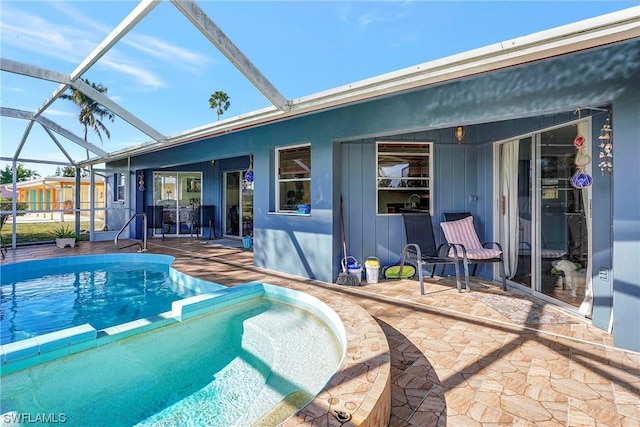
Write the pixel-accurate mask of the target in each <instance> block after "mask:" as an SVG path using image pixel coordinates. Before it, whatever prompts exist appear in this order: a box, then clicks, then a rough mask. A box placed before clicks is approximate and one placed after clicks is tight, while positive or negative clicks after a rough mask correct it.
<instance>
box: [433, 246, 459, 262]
mask: <svg viewBox="0 0 640 427" xmlns="http://www.w3.org/2000/svg"><path fill="white" fill-rule="evenodd" d="M457 246H461V247H462V250H463V251H465V254H466V250H465V249H464V246H463V245H460V244H454V243H442V244H441V245H440V246H438V249H437V250H436V252H437V254H438V256H442V254H443V251H442V249H443V248H446V249H447V250H446V251H445V252H444V256H447V257H448V256H449V252H451V250H453V259H455V260H456V262H457V261H458V259H459V256H458V247H457Z"/></svg>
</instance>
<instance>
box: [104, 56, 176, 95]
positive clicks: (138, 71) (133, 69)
mask: <svg viewBox="0 0 640 427" xmlns="http://www.w3.org/2000/svg"><path fill="white" fill-rule="evenodd" d="M112 56H113V55H112V54H110V55H108V56H105V57H103V58H102V60H101V61H100V62H99V65H100V66H103V67H106V68H108V69H111V70H114V71H118V72H120V73H122V74H126V75H127V76H129V77H133V79H134V80H135V82H136V83H137V84H140V85H143V86H147V87H150V88H152V89H158V88H161V87H166V86H167V84H166V82H165V81H164V80H163V79H162V78H161V77H160V76H158V75H157V74H156V73H154V72H152V71H151V70H149V69H147V68H145V67H142V66H140V65H138V64H135V63H130V62H128V60H113V59H111V58H112Z"/></svg>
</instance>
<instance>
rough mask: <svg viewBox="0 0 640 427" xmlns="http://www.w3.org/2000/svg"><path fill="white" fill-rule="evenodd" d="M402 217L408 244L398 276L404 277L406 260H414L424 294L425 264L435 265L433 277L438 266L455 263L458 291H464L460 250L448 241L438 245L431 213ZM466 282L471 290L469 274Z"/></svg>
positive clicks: (421, 291)
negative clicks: (461, 281)
mask: <svg viewBox="0 0 640 427" xmlns="http://www.w3.org/2000/svg"><path fill="white" fill-rule="evenodd" d="M402 219H403V220H404V229H405V233H406V235H407V244H406V245H405V247H404V249H403V250H402V261H401V262H400V274H398V277H402V268H403V267H404V264H405V262H406V261H409V262H414V263H415V265H416V266H417V270H418V278H419V280H420V293H421V294H422V295H424V272H423V267H424V266H425V265H433V266H434V267H433V268H432V269H431V277H433V276H434V274H435V270H436V268H435V267H436V266H438V265H443V270H444V265H447V264H450V265H453V267H454V268H455V271H456V287H457V288H458V292H462V286H461V283H460V266H459V264H460V258H458V250H457V248H456V247H455V246H454V245H450V244H448V243H443V244H441V245H440V246H438V247H436V240H435V237H434V234H433V224H432V222H431V215H430V214H428V213H403V214H402ZM447 254H448V255H447ZM465 284H466V287H467V291H469V290H471V288H470V287H469V276H468V275H465Z"/></svg>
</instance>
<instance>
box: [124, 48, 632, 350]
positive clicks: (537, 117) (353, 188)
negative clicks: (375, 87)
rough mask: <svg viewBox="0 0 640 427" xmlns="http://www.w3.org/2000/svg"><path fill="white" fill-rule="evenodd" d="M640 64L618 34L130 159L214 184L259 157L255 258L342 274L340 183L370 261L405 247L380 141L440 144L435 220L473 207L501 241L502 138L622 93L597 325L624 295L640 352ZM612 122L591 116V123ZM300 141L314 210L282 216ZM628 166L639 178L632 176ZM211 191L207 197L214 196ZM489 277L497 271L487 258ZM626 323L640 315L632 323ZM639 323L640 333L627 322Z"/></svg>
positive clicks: (285, 268) (354, 249)
mask: <svg viewBox="0 0 640 427" xmlns="http://www.w3.org/2000/svg"><path fill="white" fill-rule="evenodd" d="M638 62H640V41H638V40H635V41H632V42H628V43H620V44H618V45H614V46H608V47H607V48H601V49H594V50H590V51H584V52H580V53H577V54H574V55H567V56H563V57H558V58H551V59H548V60H545V61H540V62H536V63H531V64H526V65H522V66H518V67H513V68H509V69H504V70H499V71H496V72H492V73H487V74H483V75H478V76H473V77H470V78H467V79H462V80H456V81H452V82H448V83H446V84H440V85H436V86H431V87H426V88H423V89H420V90H416V91H413V92H407V93H402V94H398V95H395V96H389V97H385V98H382V99H377V100H371V101H368V102H362V103H359V104H356V105H351V106H347V107H342V108H337V109H333V110H329V111H324V112H319V113H314V114H309V115H304V116H301V117H295V118H290V119H287V120H284V121H281V122H276V123H272V124H269V125H264V126H261V127H257V128H251V129H247V130H243V131H238V132H235V133H230V134H225V135H220V136H216V137H215V138H211V139H206V140H203V141H198V142H193V143H190V144H187V145H182V146H179V147H175V148H172V149H170V150H166V151H162V152H157V153H152V154H147V155H144V156H139V157H136V158H132V159H131V168H133V169H136V170H142V169H158V168H177V169H180V170H186V169H184V167H185V166H183V165H192V166H193V167H194V168H196V169H197V168H201V169H197V170H203V172H204V173H205V176H203V191H205V188H216V187H218V188H220V186H221V182H220V177H221V170H219V169H217V168H218V167H219V166H218V164H219V163H218V161H216V164H215V166H213V167H211V166H206V165H205V164H206V163H209V165H210V160H212V159H224V158H234V157H238V156H246V155H248V154H253V156H254V194H255V196H254V260H255V261H254V262H255V264H256V265H257V266H260V267H264V268H268V269H272V270H276V271H281V272H286V273H292V274H297V275H300V276H304V277H309V278H314V279H319V280H323V281H327V282H333V281H334V280H335V278H336V276H337V274H338V272H339V260H340V258H341V252H342V245H341V243H340V217H339V212H340V210H339V200H340V195H341V194H342V196H343V199H344V201H345V213H346V215H347V216H346V218H345V220H346V227H347V232H348V252H349V253H350V254H352V255H355V256H357V257H358V258H359V259H360V260H362V259H364V258H365V257H367V256H370V255H375V256H378V257H379V258H381V260H382V261H383V262H386V261H390V260H394V258H395V259H397V258H398V257H399V255H400V253H399V252H400V250H401V246H402V241H403V239H404V236H403V229H402V221H401V218H400V217H399V216H386V215H385V216H377V215H375V188H374V186H375V151H374V150H375V148H374V147H375V145H374V141H375V139H376V138H387V139H389V140H396V139H407V140H420V141H433V142H435V143H436V147H435V156H436V161H435V174H436V175H435V176H436V179H435V181H436V182H435V186H436V187H435V215H434V219H435V221H434V227H435V229H436V230H439V226H438V223H437V222H439V219H440V216H441V214H442V212H445V211H463V210H464V211H471V212H472V213H473V214H474V216H476V217H477V219H478V224H477V225H478V226H479V234H480V237H481V238H485V239H490V238H491V237H493V212H494V207H495V201H494V197H493V190H492V188H493V173H494V171H493V170H492V169H493V144H494V142H496V141H500V140H504V139H507V138H509V137H513V136H516V135H521V134H523V133H527V132H532V131H535V130H537V129H543V128H546V127H549V126H553V125H555V124H559V123H566V122H568V121H571V120H575V119H576V116H575V115H573V110H574V109H575V108H576V106H583V107H588V106H599V105H609V104H611V103H613V106H614V116H615V118H614V129H615V135H616V136H615V140H616V148H615V156H616V157H615V159H616V162H617V163H616V167H615V169H614V170H615V177H618V176H620V177H625V178H624V179H618V180H617V181H616V186H617V187H615V188H616V190H615V191H614V197H613V214H612V215H611V212H610V211H608V210H607V208H606V207H597V209H594V215H595V216H596V217H597V218H601V219H603V220H607V221H608V223H611V218H613V224H614V231H613V239H614V243H613V251H614V254H615V256H614V261H613V265H612V267H613V290H614V291H612V290H611V284H608V285H607V284H606V283H597V284H596V283H595V282H594V289H595V286H597V292H596V300H595V302H596V308H595V309H594V324H596V325H597V326H599V327H604V326H605V322H604V319H605V318H608V317H609V316H608V314H609V313H610V306H611V298H612V295H613V299H614V300H615V301H616V310H615V313H614V321H615V322H616V326H615V327H614V337H616V339H618V340H620V342H622V343H624V345H625V346H627V345H629V346H631V347H630V348H632V349H636V350H640V342H639V341H640V339H637V334H638V332H637V330H638V329H637V326H638V324H639V323H640V322H639V321H638V320H639V318H638V316H639V315H640V314H639V313H640V310H638V309H637V308H638V294H639V293H640V292H639V288H640V279H639V278H638V263H637V261H635V262H634V261H633V258H632V257H633V256H635V257H636V258H635V259H636V260H637V259H638V253H639V251H638V245H639V244H640V243H639V242H638V240H639V238H638V228H639V227H638V225H639V224H640V221H639V219H638V218H639V217H638V215H639V212H640V207H639V206H638V205H637V204H638V200H637V198H636V199H635V200H634V201H633V202H632V203H629V202H628V199H629V194H637V187H634V186H633V185H634V184H633V182H635V183H637V182H638V179H637V178H638V173H639V170H640V168H638V163H639V162H638V150H637V148H638V144H637V136H638V122H639V120H638V117H639V116H638V111H639V109H640V107H639V106H640V100H639V99H638V95H637V93H638V81H639V76H638V69H639V65H638ZM631 93H633V95H631ZM557 112H563V113H557ZM602 120H603V118H602V117H600V118H598V119H594V125H593V129H594V132H597V129H599V125H597V124H596V123H601V122H602ZM458 124H465V125H467V126H468V129H469V132H468V133H467V135H466V136H465V142H464V143H463V144H457V143H456V142H455V141H454V139H453V131H452V130H451V128H452V127H453V126H456V125H458ZM594 141H597V135H596V139H594ZM300 143H310V144H311V162H312V181H311V215H310V216H299V215H285V214H277V213H274V210H275V201H274V200H275V198H274V195H275V173H276V171H275V153H274V150H275V149H276V148H278V147H285V146H288V145H294V144H300ZM594 154H595V153H594ZM621 157H622V159H621ZM618 159H620V160H618ZM196 169H194V170H196ZM596 171H597V169H594V174H595V173H596ZM628 176H630V177H632V178H635V179H629V180H626V179H627V177H628ZM594 178H595V177H594ZM625 180H626V181H625ZM610 185H611V184H610V182H609V181H608V178H606V177H603V178H596V179H595V181H594V189H598V190H597V191H599V192H604V193H603V194H604V195H605V196H603V197H605V198H606V199H607V200H608V199H609V195H608V193H607V192H608V190H607V188H610ZM208 186H211V187H208ZM211 194H212V196H211V197H214V198H219V197H220V195H219V194H218V195H216V193H215V192H213V193H211ZM469 195H477V196H478V200H477V201H476V202H469V198H468V196H469ZM145 197H148V196H145ZM203 197H209V196H207V195H205V193H203ZM147 203H148V200H147ZM203 203H205V202H204V201H203ZM594 224H596V223H595V222H594ZM634 227H635V228H634ZM594 228H595V225H594ZM439 238H440V239H442V238H441V236H440V237H439ZM596 251H597V255H595V257H594V261H596V260H597V262H598V265H596V264H594V274H597V272H598V271H599V270H598V269H599V266H601V265H602V266H605V267H606V266H607V264H608V263H609V264H611V262H609V261H607V259H611V243H610V238H609V236H608V235H607V233H606V232H603V233H600V232H598V233H594V254H596ZM482 274H483V275H485V276H486V275H488V274H490V272H489V271H488V270H487V268H485V270H484V271H483V272H482ZM614 294H615V295H614ZM627 321H629V322H630V323H626V324H625V322H627ZM630 324H632V325H633V330H634V331H635V332H632V331H631V330H630V329H629V328H630V326H628V325H630ZM633 334H636V335H633ZM631 335H633V336H631Z"/></svg>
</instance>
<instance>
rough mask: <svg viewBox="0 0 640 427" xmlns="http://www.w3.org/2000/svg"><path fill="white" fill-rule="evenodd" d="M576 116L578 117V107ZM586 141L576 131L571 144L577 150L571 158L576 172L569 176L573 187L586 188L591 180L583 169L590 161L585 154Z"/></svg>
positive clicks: (589, 157) (588, 156)
mask: <svg viewBox="0 0 640 427" xmlns="http://www.w3.org/2000/svg"><path fill="white" fill-rule="evenodd" d="M578 117H580V110H579V109H578ZM578 129H579V128H578ZM586 142H587V140H586V139H585V138H584V136H582V135H580V132H578V135H577V136H576V137H575V139H574V140H573V146H574V147H576V150H578V152H577V153H576V157H575V159H574V160H573V164H574V165H575V166H576V173H574V174H573V176H572V177H571V185H572V186H574V187H575V188H587V187H589V186H590V185H591V183H592V182H593V178H592V177H591V175H589V174H588V173H587V171H586V170H585V168H586V167H587V165H588V164H589V163H591V156H590V155H589V154H587V147H586V146H585V143H586Z"/></svg>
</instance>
